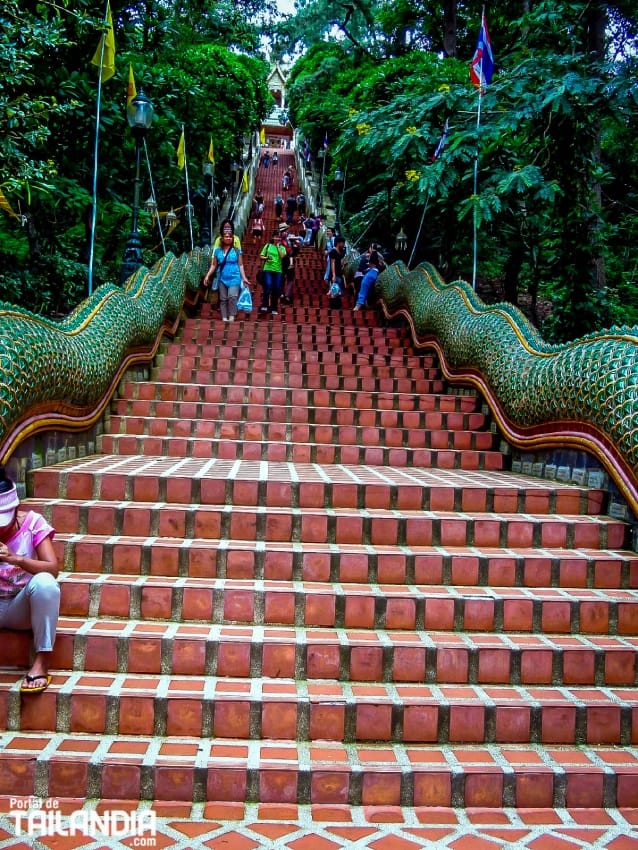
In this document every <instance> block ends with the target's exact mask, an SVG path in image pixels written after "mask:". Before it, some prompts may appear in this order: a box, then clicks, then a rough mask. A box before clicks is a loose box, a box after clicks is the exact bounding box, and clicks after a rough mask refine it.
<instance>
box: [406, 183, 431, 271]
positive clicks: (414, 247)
mask: <svg viewBox="0 0 638 850" xmlns="http://www.w3.org/2000/svg"><path fill="white" fill-rule="evenodd" d="M429 203H430V190H429V189H428V193H427V195H426V198H425V205H424V207H423V215H422V216H421V221H420V222H419V229H418V230H417V233H416V237H415V239H414V245H413V246H412V253H411V254H410V259H409V260H408V268H410V266H411V265H412V260H413V259H414V252H415V251H416V246H417V243H418V241H419V237H420V236H421V228H422V227H423V222H424V221H425V213H426V212H427V208H428V204H429Z"/></svg>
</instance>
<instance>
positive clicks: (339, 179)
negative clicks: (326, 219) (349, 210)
mask: <svg viewBox="0 0 638 850" xmlns="http://www.w3.org/2000/svg"><path fill="white" fill-rule="evenodd" d="M334 181H335V184H336V186H337V192H338V193H339V200H338V202H337V219H336V221H335V234H336V235H337V236H341V207H342V205H343V195H344V192H345V185H346V178H345V174H344V173H343V171H342V170H341V166H340V165H338V166H337V167H336V168H335V173H334Z"/></svg>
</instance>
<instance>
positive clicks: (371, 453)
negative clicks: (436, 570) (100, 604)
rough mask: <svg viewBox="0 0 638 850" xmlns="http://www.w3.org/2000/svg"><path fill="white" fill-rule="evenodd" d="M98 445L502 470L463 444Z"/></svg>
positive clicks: (176, 454)
mask: <svg viewBox="0 0 638 850" xmlns="http://www.w3.org/2000/svg"><path fill="white" fill-rule="evenodd" d="M284 436H285V435H284ZM96 446H97V450H98V451H102V452H106V453H108V454H113V453H116V454H119V455H122V456H125V455H145V456H147V457H156V456H158V455H159V456H164V457H173V458H187V457H197V458H206V459H208V458H211V459H213V458H214V459H220V460H248V461H255V460H264V461H287V462H289V463H319V464H335V463H336V464H339V463H341V464H352V463H358V464H364V465H365V464H371V465H379V464H382V465H385V466H391V467H394V468H395V469H396V468H404V467H409V468H418V469H435V468H439V469H472V470H492V471H501V470H502V469H503V455H502V454H501V452H496V451H495V452H487V451H485V452H479V451H477V449H476V447H475V446H468V448H467V449H445V450H440V451H437V450H434V449H432V450H431V449H414V450H413V449H408V448H406V449H403V448H388V449H382V448H378V447H376V446H368V447H366V446H340V445H334V444H329V443H328V444H327V443H315V444H312V443H298V442H294V443H292V442H288V441H286V442H278V443H277V442H274V440H273V438H270V439H269V440H266V441H263V442H261V441H258V440H252V439H246V440H245V441H241V440H240V438H237V437H226V438H221V439H219V440H217V439H214V438H199V439H198V438H190V437H172V438H171V437H166V438H161V437H156V436H147V437H144V436H124V435H121V436H118V435H115V436H113V435H104V436H101V437H99V438H98V440H97V443H96Z"/></svg>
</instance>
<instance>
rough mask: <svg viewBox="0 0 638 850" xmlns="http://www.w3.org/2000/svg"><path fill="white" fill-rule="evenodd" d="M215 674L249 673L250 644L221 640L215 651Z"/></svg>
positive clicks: (236, 674)
mask: <svg viewBox="0 0 638 850" xmlns="http://www.w3.org/2000/svg"><path fill="white" fill-rule="evenodd" d="M217 675H218V676H248V675H250V644H249V643H238V642H237V643H236V642H232V641H228V642H221V643H220V644H219V649H218V653H217Z"/></svg>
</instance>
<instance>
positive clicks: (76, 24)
mask: <svg viewBox="0 0 638 850" xmlns="http://www.w3.org/2000/svg"><path fill="white" fill-rule="evenodd" d="M111 9H112V14H113V21H114V31H115V44H116V73H115V76H114V77H113V78H112V79H110V80H108V81H104V83H103V86H102V90H101V109H100V127H99V157H98V179H97V197H98V204H97V221H96V262H97V265H96V268H95V272H94V274H95V277H96V278H97V279H98V280H101V279H102V278H103V277H104V276H107V277H108V278H109V279H111V280H113V281H118V280H119V266H120V263H121V257H122V252H123V248H124V244H125V242H126V239H127V238H128V233H129V230H130V222H131V203H132V199H133V197H132V196H133V177H134V163H135V143H134V139H133V137H132V134H131V132H130V130H129V127H128V123H127V121H126V89H127V77H128V66H129V62H130V63H131V64H132V66H133V68H134V73H135V79H136V83H137V87H138V90H139V89H140V88H143V89H144V90H145V93H146V94H147V95H148V96H150V97H151V99H152V101H153V103H154V106H155V112H156V119H155V122H154V124H153V126H152V128H151V130H150V131H149V132H148V134H147V139H146V141H147V148H148V153H149V161H150V165H151V169H152V172H153V180H154V184H155V190H156V194H157V198H158V202H159V205H160V209H162V210H169V209H170V208H171V206H174V207H175V208H176V209H178V208H179V207H183V206H184V204H185V203H186V198H185V185H184V173H183V172H182V171H180V170H179V169H178V167H177V165H176V147H177V143H178V140H179V136H180V133H181V128H182V125H184V126H185V133H186V139H187V155H188V159H189V168H190V172H191V189H192V192H193V193H194V194H196V197H202V193H201V192H200V193H199V194H197V190H198V189H199V188H200V183H201V181H202V179H203V178H202V176H201V163H202V160H203V158H204V157H205V155H206V153H207V151H208V146H209V141H210V138H211V136H212V138H213V141H214V146H215V155H216V175H215V179H216V181H218V182H217V188H218V190H219V192H220V193H221V190H222V188H223V186H224V184H225V183H226V182H227V181H228V179H229V174H230V164H231V162H232V161H233V159H234V158H235V157H237V156H238V155H240V154H241V150H242V136H243V134H245V133H247V132H250V131H251V130H254V129H256V128H257V127H258V126H259V123H260V121H261V119H262V117H263V116H264V115H265V114H266V113H267V111H268V109H269V107H270V96H269V93H268V91H267V87H266V84H265V79H266V76H267V72H268V66H267V64H266V62H265V61H264V60H263V59H262V58H260V57H259V56H258V55H257V51H258V46H259V28H258V26H257V19H258V18H260V17H262V16H263V15H264V14H267V13H268V12H269V11H270V13H272V12H273V10H274V5H273V3H272V0H238V2H230V0H181V2H177V3H171V4H166V3H165V2H163V0H144V2H138V3H136V2H133V3H126V4H124V3H123V2H118V0H112V2H111ZM102 16H103V6H102V8H101V9H99V10H97V11H96V6H95V4H94V3H93V2H92V0H73V2H71V0H58V2H54V0H44V2H38V3H18V2H17V0H7V2H6V3H5V4H4V5H3V9H2V11H0V58H1V59H2V60H3V67H5V69H6V70H8V72H9V73H5V75H3V78H2V80H0V127H1V128H2V132H1V133H0V157H1V159H0V161H1V162H2V165H1V167H0V168H1V174H0V186H1V187H2V189H3V191H4V194H5V195H6V197H7V199H8V201H9V203H10V204H11V206H12V207H13V209H14V210H15V211H16V212H17V213H19V214H20V215H24V216H25V224H24V225H23V226H22V225H21V224H20V219H19V218H11V217H9V216H8V215H6V214H5V213H3V212H0V238H1V239H2V244H3V247H4V252H3V254H2V255H1V256H0V276H1V277H2V292H3V293H4V294H3V297H4V298H5V299H9V300H11V298H15V299H18V300H19V301H20V303H22V304H23V305H25V306H29V307H30V308H31V309H42V310H43V311H45V312H54V313H55V312H57V311H59V310H62V309H65V306H73V303H74V301H73V299H74V294H77V296H78V297H81V296H82V295H85V294H86V281H87V267H86V262H87V258H88V238H89V229H88V225H89V210H90V206H91V201H92V195H93V155H94V139H95V122H96V94H97V86H96V80H97V69H96V67H95V66H93V65H92V64H91V63H90V60H91V58H92V56H93V53H94V51H95V49H96V47H97V45H98V42H99V37H100V33H101V31H102V30H103V20H102ZM246 51H250V52H252V53H253V55H248V54H247V52H246ZM145 159H146V158H145V157H144V163H143V169H142V190H141V193H142V199H144V198H146V197H147V196H148V195H149V194H150V185H149V181H148V175H147V168H146V161H145ZM194 202H195V200H194ZM197 212H199V210H196V213H197ZM140 232H141V235H142V239H143V242H144V243H145V244H146V243H149V247H151V246H157V245H158V244H159V242H160V239H159V234H158V232H157V229H156V228H155V229H154V228H153V223H152V222H151V221H150V220H149V219H148V217H147V216H145V215H144V214H142V215H141V216H140ZM174 236H175V237H176V239H177V242H176V243H175V244H176V245H177V246H178V247H179V248H180V249H181V248H187V247H189V244H188V234H187V233H186V227H185V226H184V225H182V226H180V227H179V228H178V229H177V231H175V233H174ZM151 255H153V252H151ZM82 270H83V271H82ZM82 278H83V284H82V286H80V285H79V282H80V280H81V279H82Z"/></svg>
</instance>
